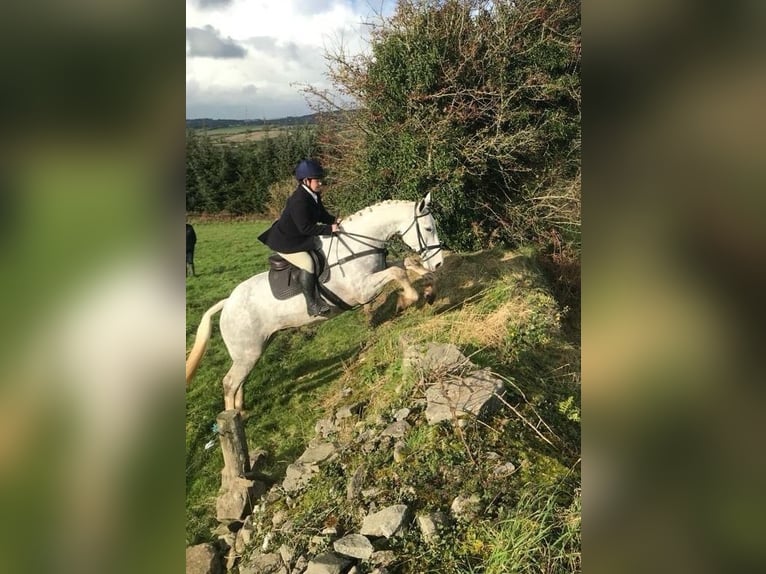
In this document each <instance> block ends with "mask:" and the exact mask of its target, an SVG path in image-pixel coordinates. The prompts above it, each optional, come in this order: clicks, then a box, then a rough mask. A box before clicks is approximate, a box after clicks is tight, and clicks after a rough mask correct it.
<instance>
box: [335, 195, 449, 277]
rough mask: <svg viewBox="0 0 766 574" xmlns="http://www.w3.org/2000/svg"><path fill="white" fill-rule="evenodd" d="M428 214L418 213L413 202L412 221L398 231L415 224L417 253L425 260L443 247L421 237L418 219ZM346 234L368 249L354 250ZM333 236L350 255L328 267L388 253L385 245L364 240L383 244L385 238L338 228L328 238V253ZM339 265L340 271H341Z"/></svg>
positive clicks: (401, 233) (407, 229)
mask: <svg viewBox="0 0 766 574" xmlns="http://www.w3.org/2000/svg"><path fill="white" fill-rule="evenodd" d="M428 215H431V212H430V211H424V212H423V213H418V204H417V203H416V204H415V214H414V217H413V219H412V223H410V224H409V225H408V226H407V228H406V229H405V230H404V231H401V232H399V235H401V236H402V237H404V236H405V235H406V234H407V232H408V231H409V230H410V229H411V228H412V226H413V225H414V226H415V233H416V235H417V238H418V250H417V254H418V255H420V258H421V259H422V260H423V261H424V262H425V261H428V260H429V259H431V258H432V257H435V256H436V255H437V254H438V253H439V252H440V251H441V250H442V248H443V247H444V245H443V244H442V243H437V244H435V245H429V244H427V243H426V241H425V238H424V237H423V232H422V231H421V229H420V222H419V221H418V220H419V219H420V218H422V217H427V216H428ZM344 235H346V236H348V237H351V238H352V239H354V240H355V241H358V242H359V243H361V244H363V245H366V246H367V247H370V249H366V250H364V251H358V252H354V251H353V250H352V249H351V247H349V245H348V243H346V242H345V241H344V240H343V236H344ZM335 237H337V238H338V242H339V243H342V244H343V246H344V247H345V248H346V249H348V250H349V251H350V252H351V255H347V256H346V257H343V258H342V259H338V260H337V261H335V263H333V264H332V265H330V266H329V267H335V266H341V265H343V264H344V263H347V262H348V261H351V260H353V259H359V258H360V257H365V256H367V255H380V254H382V255H383V259H384V260H385V257H386V255H387V254H388V249H386V248H385V247H378V246H377V245H372V244H370V243H367V242H366V241H378V242H383V244H384V245H385V240H382V239H378V238H377V237H369V236H368V235H361V234H359V233H351V232H350V231H343V230H341V229H339V230H338V231H337V232H336V233H334V234H333V236H332V238H331V239H330V247H329V248H328V250H327V251H328V255H329V253H330V252H331V250H332V242H333V240H334V239H335ZM432 249H433V250H434V251H433V253H430V254H429V255H428V257H424V256H423V254H424V253H427V252H428V251H430V250H432ZM342 269H343V268H342V267H341V271H342Z"/></svg>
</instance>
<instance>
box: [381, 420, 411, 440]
mask: <svg viewBox="0 0 766 574" xmlns="http://www.w3.org/2000/svg"><path fill="white" fill-rule="evenodd" d="M410 428H412V427H411V426H410V423H408V422H407V421H405V420H401V421H396V422H394V423H391V424H390V425H388V426H387V427H386V429H385V430H384V431H383V432H382V433H380V436H381V437H393V438H402V437H403V436H404V435H406V434H407V432H408V431H409V430H410Z"/></svg>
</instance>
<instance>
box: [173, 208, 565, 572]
mask: <svg viewBox="0 0 766 574" xmlns="http://www.w3.org/2000/svg"><path fill="white" fill-rule="evenodd" d="M267 225H268V224H267V223H265V222H231V223H222V222H207V223H199V224H196V225H195V228H196V229H197V235H198V237H199V240H198V244H197V249H198V254H197V268H198V271H199V273H200V275H199V276H198V277H194V278H189V279H187V322H188V323H187V348H189V347H190V346H191V341H192V339H193V334H194V331H195V329H196V326H197V323H198V321H199V318H200V316H201V315H202V313H203V312H204V310H205V309H207V308H208V307H209V306H210V305H212V304H213V303H215V302H216V301H218V300H219V299H221V298H224V297H226V296H227V295H228V294H229V292H230V291H231V289H233V287H234V286H235V285H236V284H237V283H239V282H240V281H242V280H244V279H246V278H247V277H249V276H250V275H252V274H254V273H256V272H258V271H261V270H263V269H265V267H266V256H267V254H268V251H267V249H266V248H265V247H263V246H261V244H260V243H259V242H258V241H257V240H256V237H257V235H258V233H260V231H261V230H262V229H263V228H265V227H266V226H267ZM533 261H534V259H533V258H532V257H531V254H530V253H525V252H521V253H510V252H506V251H503V250H500V249H497V250H492V251H487V252H480V253H473V254H464V255H461V256H455V255H450V256H449V257H447V258H446V259H445V264H444V269H443V270H442V271H440V272H439V274H438V281H437V287H438V291H437V298H436V300H435V301H434V303H433V304H432V305H427V304H424V303H422V302H420V303H418V304H417V305H415V306H414V307H412V308H410V309H407V310H406V311H404V312H403V313H401V314H399V315H395V314H394V299H395V296H394V293H393V292H392V290H387V291H385V292H384V293H382V294H381V295H380V296H379V298H378V299H377V300H376V301H375V302H373V304H371V305H370V307H369V308H368V309H366V310H364V311H363V310H356V311H353V312H349V313H345V314H343V315H341V316H339V317H336V318H334V319H332V320H331V321H327V322H325V323H322V324H319V325H314V326H309V327H305V328H302V329H298V330H292V331H288V332H282V333H279V334H277V335H276V336H275V337H274V338H273V341H272V342H271V344H270V345H269V347H268V348H267V350H266V351H265V353H264V355H263V357H262V358H261V360H260V361H259V363H258V364H257V365H256V367H255V369H254V370H253V372H252V373H251V375H250V376H249V377H248V379H247V381H246V383H245V405H246V408H247V409H248V415H247V419H246V423H245V428H246V435H247V437H248V443H249V445H250V448H251V450H252V449H255V448H262V449H264V450H265V451H266V452H267V453H268V454H267V460H266V463H265V466H264V467H263V468H262V469H260V470H262V472H263V473H264V475H265V476H266V478H267V479H269V480H270V481H271V482H274V483H276V482H279V481H281V479H282V477H283V475H284V471H285V468H286V466H287V465H288V464H289V463H291V462H292V461H294V460H295V458H297V456H299V455H300V453H301V452H302V451H303V449H304V448H305V446H306V444H307V443H308V441H309V440H310V439H311V438H313V436H314V424H315V422H316V421H317V420H318V419H319V418H323V417H331V416H332V414H333V413H334V411H335V410H337V409H338V408H339V407H341V406H344V405H348V404H351V403H356V402H361V403H363V404H364V405H365V408H364V410H363V412H362V415H361V417H360V418H358V419H354V420H351V421H349V422H348V423H346V424H345V426H344V427H343V428H342V430H341V432H340V433H339V435H338V441H339V442H341V443H342V444H343V445H345V446H344V448H342V449H341V453H340V456H339V458H338V459H337V460H336V461H335V462H333V463H331V464H329V465H326V466H323V467H321V469H320V473H319V475H318V476H317V477H316V478H315V479H314V480H313V481H312V483H311V484H310V486H309V487H308V489H307V490H306V491H305V493H303V494H302V495H301V496H300V497H297V498H296V499H295V501H294V502H295V505H294V507H293V508H291V509H290V517H291V520H292V522H293V523H294V524H295V530H294V531H293V532H292V533H290V534H277V537H276V541H275V544H276V545H277V546H278V545H279V544H280V543H281V542H288V543H290V544H292V545H293V546H295V547H296V548H297V549H298V550H299V551H302V550H305V549H306V548H308V544H309V541H310V539H311V537H312V536H315V535H316V534H317V533H319V532H321V530H322V529H323V527H324V525H325V523H328V522H332V523H334V524H337V525H338V526H339V528H340V530H341V531H345V532H351V531H355V529H358V527H359V526H360V524H361V520H362V518H363V514H362V510H361V509H360V507H359V505H354V504H348V503H347V502H346V501H345V486H346V482H347V480H348V477H349V476H350V474H351V473H353V471H354V470H355V469H356V468H358V467H359V466H360V465H362V464H363V465H364V466H365V468H366V469H367V470H366V479H365V488H366V487H369V486H373V485H374V486H376V487H379V488H380V489H381V492H380V494H379V495H378V497H377V498H376V499H375V502H376V503H377V504H378V506H379V507H382V506H384V505H386V504H395V503H402V502H403V503H406V504H408V505H410V507H411V508H412V510H413V511H414V512H416V513H417V512H424V511H429V512H430V511H435V510H441V511H449V507H450V504H451V502H452V500H453V499H454V497H455V496H457V495H458V494H463V495H467V494H471V493H474V494H477V495H479V496H480V498H481V500H482V504H483V506H484V508H485V510H484V512H483V514H482V515H481V516H480V518H479V519H477V521H475V522H472V523H470V524H464V523H457V524H453V525H452V526H451V527H450V528H449V529H448V530H447V531H445V532H444V533H443V537H442V540H441V541H440V542H439V543H436V544H427V543H426V542H425V541H424V540H422V539H421V537H420V534H419V531H418V530H417V527H412V528H411V529H410V531H409V532H408V533H407V534H406V535H404V536H402V537H400V538H396V539H392V540H391V541H389V542H388V545H389V546H390V548H391V549H392V550H394V551H395V552H396V554H397V562H396V563H395V564H394V565H392V566H389V570H390V571H391V572H403V573H406V572H413V573H415V572H417V573H424V572H440V573H448V572H454V573H463V572H486V573H488V574H489V573H493V574H494V573H502V572H575V571H579V568H580V567H579V443H580V410H579V405H580V392H579V347H578V346H577V344H576V341H572V340H570V339H569V338H567V336H566V335H565V333H564V331H563V330H562V329H561V317H560V310H559V309H558V308H557V306H556V302H555V300H554V299H553V297H552V296H551V295H550V291H549V289H548V288H547V286H546V284H545V281H544V279H543V278H542V275H541V274H540V273H539V271H538V270H537V268H536V267H535V265H534V263H533ZM417 286H418V285H417V284H416V287H417ZM420 287H422V285H421V286H420ZM214 324H215V325H216V326H215V328H214V332H213V336H212V339H211V342H210V346H209V349H208V351H207V354H206V356H205V358H204V359H203V361H202V363H201V365H200V368H199V371H198V373H197V375H196V377H195V380H194V381H193V382H192V384H191V386H190V388H189V390H188V393H187V476H186V479H187V481H186V487H187V534H186V537H187V544H193V543H198V542H201V541H205V540H212V539H214V535H213V534H212V529H213V528H214V527H215V526H216V523H215V520H214V502H215V495H216V491H217V489H218V486H219V484H220V474H219V473H220V468H221V465H222V460H221V455H220V449H218V448H217V447H216V448H213V449H210V450H205V449H204V446H203V445H204V443H205V442H207V440H208V439H210V438H212V435H211V432H210V427H211V425H212V423H213V421H214V420H215V417H216V415H217V414H218V412H219V411H220V410H222V409H223V397H222V389H221V379H222V377H223V375H224V374H225V372H226V370H227V369H228V368H229V364H230V363H229V359H228V355H227V354H226V351H225V349H224V347H223V344H222V341H221V339H220V334H219V333H218V331H217V322H216V321H214ZM428 341H439V342H452V343H454V344H456V345H458V347H460V348H461V349H462V350H463V352H464V354H466V355H470V357H471V360H472V361H473V362H474V363H475V364H477V365H479V366H480V367H486V368H489V369H491V370H492V371H493V372H495V373H497V374H498V375H499V376H501V377H502V378H503V379H504V380H505V381H506V382H507V385H506V386H507V391H508V395H507V399H506V400H507V403H508V408H506V409H505V410H503V411H502V412H501V413H499V414H498V415H496V416H495V417H493V418H492V419H490V420H488V421H486V422H485V423H482V424H469V425H467V426H466V427H464V428H460V429H458V428H456V427H455V426H453V425H448V424H442V425H437V426H428V425H427V424H425V421H424V415H423V413H422V411H421V410H418V409H417V408H414V409H413V413H412V414H411V415H410V417H409V419H408V420H409V421H410V423H411V424H412V425H413V426H412V430H411V432H410V433H409V434H408V435H407V437H406V439H405V443H406V458H405V460H404V461H403V462H401V463H396V462H395V461H394V460H393V459H392V455H391V450H390V449H389V448H376V449H374V450H372V451H371V452H369V453H367V452H364V451H362V450H360V449H359V448H358V447H355V446H353V444H354V443H353V438H354V437H355V436H358V435H359V433H360V432H362V431H363V430H365V429H373V430H376V429H377V430H380V425H381V424H387V422H390V421H391V420H392V416H393V413H394V412H396V410H397V409H399V408H402V407H405V406H406V407H410V408H412V407H413V405H414V404H416V403H417V401H418V399H422V398H423V393H424V382H425V381H424V380H422V379H421V377H420V376H419V375H418V374H417V373H413V372H410V371H406V370H405V369H404V368H403V365H402V359H401V357H402V351H403V349H404V347H405V345H407V344H411V343H422V342H428ZM343 389H348V390H350V392H351V394H350V396H347V393H343V392H341V391H342V390H343ZM355 423H358V424H355ZM533 427H534V428H533ZM498 461H510V462H512V463H513V465H514V466H515V471H514V472H513V473H512V474H510V475H498V474H497V473H496V467H497V464H498ZM280 508H284V506H283V505H282V503H276V504H275V505H272V507H271V508H267V510H266V512H265V515H264V517H263V520H264V521H265V524H270V518H271V516H272V515H273V513H274V512H276V511H277V510H279V509H280ZM357 531H358V530H357ZM328 544H329V543H328ZM330 546H331V544H330Z"/></svg>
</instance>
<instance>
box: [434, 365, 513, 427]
mask: <svg viewBox="0 0 766 574" xmlns="http://www.w3.org/2000/svg"><path fill="white" fill-rule="evenodd" d="M503 393H504V385H503V381H501V380H500V379H498V378H497V377H495V376H493V375H492V374H491V373H489V372H488V371H474V372H472V373H471V374H470V375H467V376H465V377H463V378H461V379H457V380H451V379H450V380H440V381H437V382H435V383H433V384H432V385H431V386H429V387H428V389H426V400H427V401H428V406H427V407H426V420H427V421H428V423H429V424H436V423H440V422H442V421H451V420H452V419H453V417H457V418H461V417H464V416H466V415H473V416H475V417H477V418H479V419H482V418H485V417H486V416H487V415H489V414H491V413H493V412H495V411H496V410H497V409H498V408H499V407H500V406H501V404H502V403H501V402H500V400H499V399H498V397H500V396H502V395H503Z"/></svg>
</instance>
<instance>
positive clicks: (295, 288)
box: [269, 251, 330, 301]
mask: <svg viewBox="0 0 766 574" xmlns="http://www.w3.org/2000/svg"><path fill="white" fill-rule="evenodd" d="M309 255H311V258H312V259H313V260H314V269H318V270H319V272H318V274H317V275H318V279H319V283H320V284H321V283H327V281H329V280H330V268H329V267H327V265H326V263H327V259H326V258H325V256H324V253H322V252H321V251H309ZM299 272H300V269H299V268H298V267H296V266H295V265H293V264H292V263H290V262H289V261H288V260H287V259H285V258H283V257H281V256H279V255H277V254H276V253H272V254H271V255H269V287H270V288H271V294H272V295H274V298H275V299H279V300H280V301H283V300H285V299H290V298H291V297H295V296H296V295H301V294H302V293H301V285H300V283H299V281H298V273H299Z"/></svg>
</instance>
